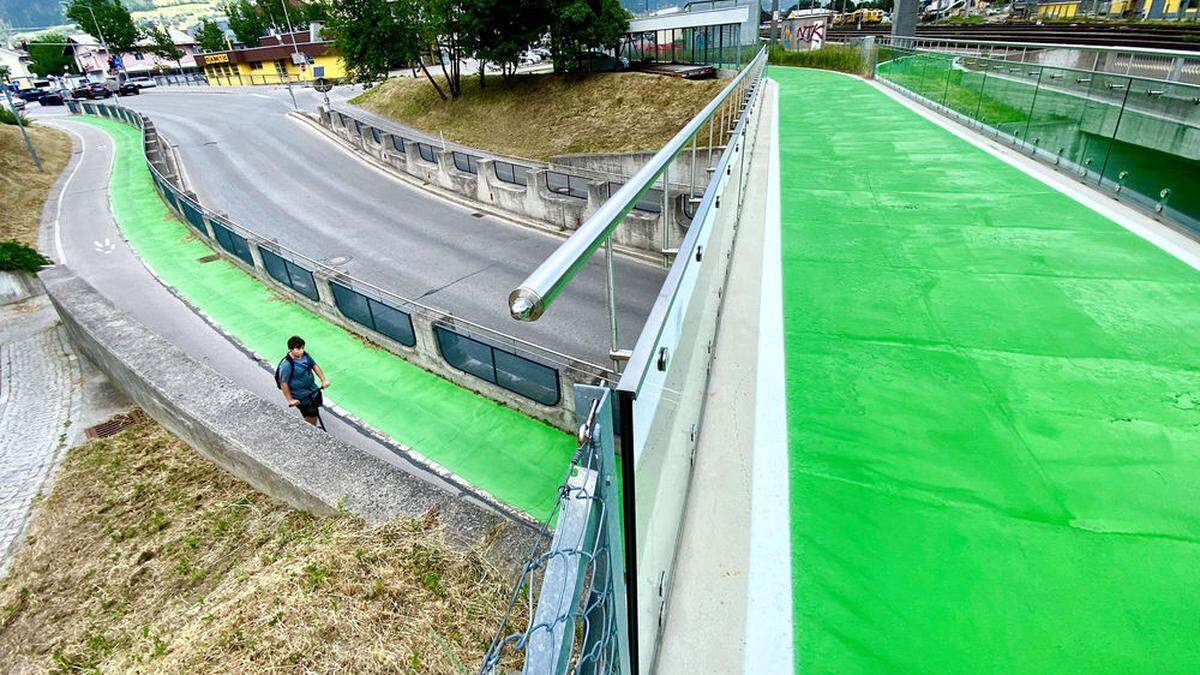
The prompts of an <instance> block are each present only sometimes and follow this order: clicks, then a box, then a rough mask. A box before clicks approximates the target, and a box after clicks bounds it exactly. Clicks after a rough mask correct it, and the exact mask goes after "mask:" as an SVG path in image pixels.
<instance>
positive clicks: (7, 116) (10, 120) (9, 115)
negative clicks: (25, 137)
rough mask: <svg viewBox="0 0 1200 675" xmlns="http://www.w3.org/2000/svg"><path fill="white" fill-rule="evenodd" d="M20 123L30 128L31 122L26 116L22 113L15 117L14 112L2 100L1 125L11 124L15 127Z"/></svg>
mask: <svg viewBox="0 0 1200 675" xmlns="http://www.w3.org/2000/svg"><path fill="white" fill-rule="evenodd" d="M18 123H19V124H20V125H21V126H23V127H27V126H29V120H27V119H25V116H24V115H22V114H20V113H17V114H16V115H14V114H13V111H12V110H10V109H9V108H8V106H6V105H4V101H3V100H0V124H11V125H14V126H15V125H17V124H18Z"/></svg>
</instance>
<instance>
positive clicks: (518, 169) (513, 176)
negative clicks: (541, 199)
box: [492, 160, 529, 185]
mask: <svg viewBox="0 0 1200 675" xmlns="http://www.w3.org/2000/svg"><path fill="white" fill-rule="evenodd" d="M492 168H493V169H495V171H496V178H497V179H498V180H501V181H503V182H505V183H512V184H513V185H529V169H528V168H526V167H523V166H520V165H519V164H513V163H512V162H503V161H500V160H496V161H495V162H492Z"/></svg>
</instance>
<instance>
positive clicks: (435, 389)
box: [81, 118, 574, 519]
mask: <svg viewBox="0 0 1200 675" xmlns="http://www.w3.org/2000/svg"><path fill="white" fill-rule="evenodd" d="M81 119H82V120H83V121H85V122H87V123H88V124H92V125H94V126H96V127H99V128H100V129H103V130H104V131H105V132H107V133H108V134H109V135H110V136H111V137H112V138H113V141H114V154H115V159H114V163H113V174H112V179H111V184H110V192H111V194H110V198H111V201H112V209H113V215H114V217H115V218H116V221H117V224H118V225H119V226H120V227H121V231H122V232H123V233H124V234H125V236H126V237H127V238H128V239H129V242H130V244H131V245H132V246H133V247H134V249H136V250H137V252H138V254H139V255H140V256H141V257H142V258H143V260H145V261H146V262H147V263H148V264H149V265H150V267H152V268H153V269H154V271H155V273H156V274H158V276H159V277H160V278H162V280H163V281H164V282H165V283H167V284H169V285H170V286H172V287H173V288H175V289H176V291H178V292H179V293H180V294H181V295H182V296H183V297H185V298H187V299H188V301H189V302H191V303H192V304H194V305H195V306H197V307H199V308H200V309H201V310H202V311H204V313H205V314H207V315H208V316H209V317H211V318H212V319H213V320H214V321H215V322H217V323H218V324H220V325H221V326H222V327H223V328H224V329H225V330H226V331H228V332H229V333H230V334H232V335H233V336H234V337H236V338H237V339H238V341H240V342H241V343H242V344H243V345H245V346H246V347H247V348H249V349H251V350H253V351H254V352H256V353H258V354H263V355H266V356H267V357H268V358H271V355H279V356H280V357H281V358H282V355H283V352H284V350H285V343H286V341H287V338H288V337H289V336H291V335H302V336H304V339H305V340H306V341H307V342H308V344H309V346H310V347H311V348H312V352H313V355H314V356H315V357H316V358H317V359H318V360H319V362H320V363H321V366H322V367H323V368H324V369H325V371H326V374H327V375H328V376H329V379H330V381H331V382H332V383H333V388H332V389H331V390H330V392H331V396H330V397H329V398H331V399H334V400H336V402H337V404H338V405H340V406H342V407H343V408H345V409H346V410H349V411H350V412H351V413H353V414H354V415H355V416H357V417H358V418H359V419H362V420H363V421H364V422H366V423H367V424H370V425H371V426H373V427H375V428H376V429H379V430H380V431H382V432H384V433H385V434H387V435H388V436H390V437H392V438H394V439H396V440H397V441H399V442H400V443H403V444H404V445H406V446H408V447H411V448H413V449H414V450H416V451H417V452H419V453H421V454H422V455H424V456H426V457H428V458H429V459H430V460H432V461H434V462H437V463H438V464H440V465H441V466H443V467H445V468H446V469H448V470H449V471H452V472H453V473H455V474H456V475H458V476H461V477H462V478H464V479H465V480H467V481H469V482H470V483H471V484H472V485H475V486H476V487H478V488H480V489H482V490H485V491H487V492H489V493H491V494H492V495H494V496H495V497H496V498H498V499H500V500H502V501H503V502H505V503H506V504H509V505H511V506H514V507H516V508H518V509H521V510H523V511H525V512H527V513H529V514H530V515H532V516H534V517H535V518H538V519H541V518H544V517H545V516H547V515H549V513H550V510H551V508H552V507H553V505H554V503H555V501H556V499H557V497H558V491H557V488H558V485H559V484H560V483H561V482H562V478H563V475H564V473H565V471H566V467H567V465H568V464H569V463H570V460H571V454H572V452H573V450H574V443H573V441H572V439H571V437H570V436H569V435H568V434H564V433H563V432H561V431H559V430H557V429H554V428H552V427H550V426H548V425H546V424H543V423H541V422H539V421H537V420H534V419H532V418H529V417H527V416H525V415H522V414H521V413H519V412H517V411H515V410H512V409H510V408H506V407H504V406H501V405H499V404H497V403H495V402H493V401H491V400H489V399H487V398H484V397H483V396H480V395H478V394H475V393H474V392H471V391H468V390H466V389H463V388H461V387H459V386H457V385H455V384H453V383H451V382H449V381H447V380H444V379H442V378H440V377H438V376H436V375H434V374H432V373H429V372H427V371H425V370H422V369H421V368H418V367H417V366H414V365H412V364H410V363H408V362H406V361H404V360H403V359H401V358H399V357H397V356H395V355H393V354H391V353H389V352H386V351H384V350H382V349H379V348H375V347H371V346H368V345H365V344H364V343H363V341H362V340H360V339H359V338H357V337H355V336H354V335H352V334H351V333H349V332H347V331H346V330H344V329H342V328H340V327H338V326H336V325H334V324H332V323H330V322H328V321H326V320H324V319H322V318H320V317H318V316H316V315H315V314H313V313H311V312H309V311H308V310H306V309H303V308H302V307H300V306H299V305H297V304H295V303H293V302H290V301H287V300H285V299H283V298H282V297H281V296H279V295H278V294H276V293H274V292H272V291H271V290H270V289H269V288H268V287H267V286H265V285H264V284H263V283H261V282H259V281H258V280H256V279H254V278H253V277H251V276H250V275H248V274H246V273H245V272H243V271H242V270H240V269H239V268H238V267H236V266H235V265H233V264H232V263H230V262H228V261H226V260H223V259H222V260H218V261H214V262H210V263H204V264H201V263H198V262H196V261H197V259H198V258H202V257H204V256H206V255H209V254H210V253H211V250H210V249H209V248H208V247H207V246H206V245H205V244H204V243H203V242H201V241H199V240H198V239H197V236H196V235H195V234H194V233H193V231H192V230H190V229H188V227H187V226H185V225H184V224H182V223H180V222H179V221H178V220H176V219H175V217H174V216H173V214H171V212H170V211H169V210H168V209H167V207H166V205H165V204H164V203H163V202H162V200H161V199H160V198H159V196H158V193H157V192H156V191H155V189H154V184H153V182H152V180H151V177H150V171H149V169H148V168H147V167H146V162H145V159H144V158H143V156H142V149H141V132H140V131H138V130H137V129H134V128H133V127H130V126H127V125H125V124H121V123H119V122H115V121H110V120H99V119H94V118H81ZM264 377H269V376H268V375H264ZM301 451H302V449H301Z"/></svg>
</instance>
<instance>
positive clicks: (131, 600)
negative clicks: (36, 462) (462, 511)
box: [0, 422, 520, 673]
mask: <svg viewBox="0 0 1200 675" xmlns="http://www.w3.org/2000/svg"><path fill="white" fill-rule="evenodd" d="M485 555H486V549H483V548H476V549H470V550H466V551H463V550H457V549H455V548H452V547H450V546H448V545H447V544H446V543H445V541H444V539H443V531H442V527H441V525H439V524H438V522H437V519H436V516H434V515H432V514H430V515H429V516H427V517H426V518H423V519H396V520H393V521H390V522H389V523H387V524H384V525H381V526H378V527H371V526H368V525H367V524H365V523H364V522H363V521H361V520H359V519H357V518H354V517H351V516H348V515H347V516H340V517H324V516H321V517H319V516H314V515H310V514H307V513H304V512H303V511H297V510H295V509H292V508H289V507H287V506H286V505H284V504H281V503H278V502H275V501H273V500H271V499H270V498H268V497H265V496H263V495H262V494H260V493H258V492H257V491H255V490H254V489H253V488H252V487H250V486H249V485H247V484H245V483H243V482H241V481H240V480H238V479H237V478H235V477H233V476H232V475H230V474H228V473H226V472H225V471H222V470H221V469H220V468H218V467H217V466H216V465H215V464H213V463H212V462H210V461H208V460H207V459H205V458H203V457H202V456H201V455H199V454H198V453H196V452H195V451H193V450H191V449H190V448H188V447H187V445H185V444H184V443H183V442H182V441H181V440H179V439H178V438H176V437H174V436H172V435H171V434H170V433H168V432H167V431H166V430H164V429H163V428H162V427H160V426H158V425H157V424H155V423H153V422H150V423H144V424H140V425H135V426H133V427H130V428H128V429H126V430H125V431H123V432H121V433H120V434H118V435H116V436H113V437H111V438H106V439H99V440H93V441H90V442H88V443H86V444H85V445H82V446H79V447H77V448H74V449H72V450H71V451H70V452H69V453H68V454H67V455H66V458H65V459H64V461H63V465H62V467H61V468H60V469H59V471H58V474H57V477H56V478H55V481H54V486H53V489H52V491H51V492H50V494H49V496H48V497H47V498H46V499H44V500H43V501H41V503H40V504H39V505H38V507H37V510H36V512H35V515H34V518H33V521H32V522H31V524H30V527H29V531H28V537H27V539H26V543H25V544H24V546H22V548H21V549H20V551H19V552H18V553H17V555H16V557H15V559H14V560H13V564H12V567H11V568H10V569H9V571H8V573H7V575H6V576H5V577H4V578H3V579H2V580H0V664H4V665H3V667H2V668H0V671H3V672H6V673H8V672H14V671H17V672H114V673H115V672H122V673H125V672H173V673H174V672H191V673H200V672H208V673H213V672H220V673H259V672H325V673H333V672H355V673H374V672H388V673H400V672H404V673H457V672H464V671H465V669H469V668H473V667H475V665H476V664H477V663H478V662H479V660H480V659H481V658H482V656H483V653H484V651H485V650H486V648H487V645H488V643H489V641H490V638H491V636H492V632H493V631H494V630H495V629H496V626H498V625H499V622H500V620H501V617H502V615H503V613H504V608H505V606H506V605H507V601H508V594H509V587H510V584H511V579H510V577H509V575H508V574H506V573H503V572H501V571H500V570H498V569H496V568H495V567H493V566H492V565H490V564H489V563H488V562H487V561H486V560H485ZM519 610H520V608H519V607H518V611H519Z"/></svg>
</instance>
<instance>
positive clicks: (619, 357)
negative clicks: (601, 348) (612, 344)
mask: <svg viewBox="0 0 1200 675" xmlns="http://www.w3.org/2000/svg"><path fill="white" fill-rule="evenodd" d="M630 356H633V350H630V349H612V350H609V352H608V358H609V360H611V361H628V360H629V357H630Z"/></svg>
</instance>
